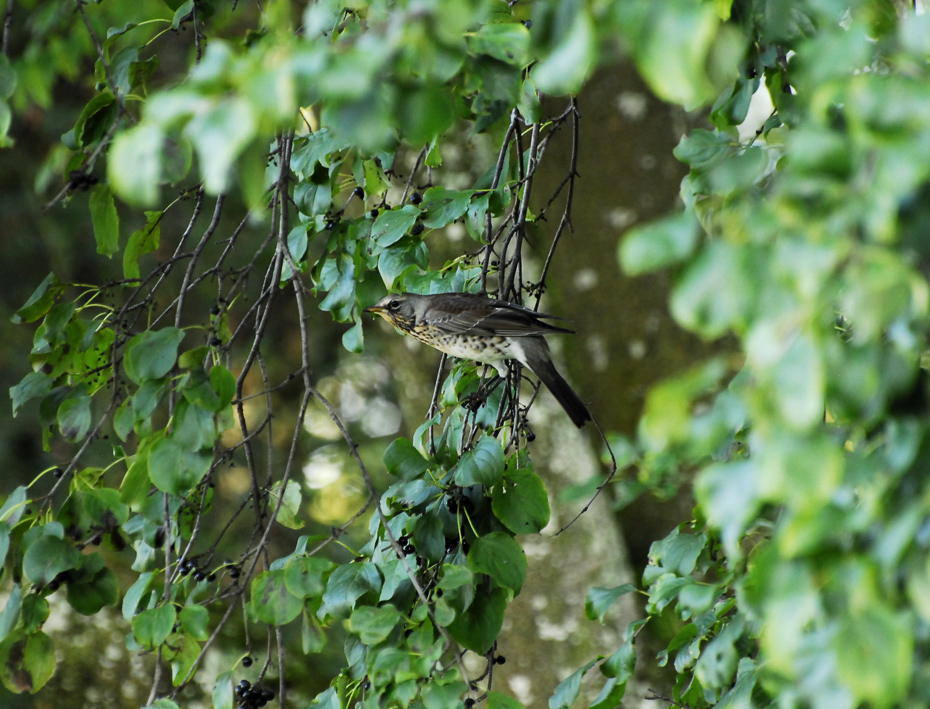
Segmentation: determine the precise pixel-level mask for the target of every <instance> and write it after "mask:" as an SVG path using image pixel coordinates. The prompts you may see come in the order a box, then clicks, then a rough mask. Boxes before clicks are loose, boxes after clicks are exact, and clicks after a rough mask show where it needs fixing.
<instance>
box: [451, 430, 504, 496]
mask: <svg viewBox="0 0 930 709" xmlns="http://www.w3.org/2000/svg"><path fill="white" fill-rule="evenodd" d="M503 472H504V447H503V446H502V445H501V442H500V441H499V440H497V439H496V438H494V437H493V436H482V437H481V439H480V440H479V441H478V444H477V445H476V446H475V447H474V448H472V449H470V450H468V451H466V452H465V453H464V454H463V455H462V457H461V458H460V459H459V462H458V463H457V464H456V466H455V473H454V475H455V477H454V479H455V482H456V484H457V485H461V486H462V487H468V486H469V485H488V486H491V485H495V484H496V483H497V482H498V481H499V480H500V479H501V475H502V474H503Z"/></svg>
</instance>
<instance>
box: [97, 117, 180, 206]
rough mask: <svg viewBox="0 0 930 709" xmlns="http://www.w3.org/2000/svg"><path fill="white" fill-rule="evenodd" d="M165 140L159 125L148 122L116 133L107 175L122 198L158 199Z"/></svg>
mask: <svg viewBox="0 0 930 709" xmlns="http://www.w3.org/2000/svg"><path fill="white" fill-rule="evenodd" d="M165 143H166V141H165V135H164V134H163V133H162V130H161V128H159V127H158V126H156V125H153V124H152V123H149V122H142V123H139V124H137V125H135V126H133V127H132V128H129V129H128V130H124V131H119V132H118V133H117V134H116V137H115V138H113V144H112V145H111V146H110V150H109V157H108V159H107V178H108V180H109V182H110V184H111V185H112V186H113V190H114V191H115V192H116V193H117V194H118V195H119V196H120V197H121V198H122V199H124V200H126V201H127V202H129V203H130V204H134V205H151V204H155V203H156V202H157V201H158V195H159V192H160V189H159V187H160V183H161V179H162V174H163V167H162V157H163V154H164V153H163V150H164V145H165Z"/></svg>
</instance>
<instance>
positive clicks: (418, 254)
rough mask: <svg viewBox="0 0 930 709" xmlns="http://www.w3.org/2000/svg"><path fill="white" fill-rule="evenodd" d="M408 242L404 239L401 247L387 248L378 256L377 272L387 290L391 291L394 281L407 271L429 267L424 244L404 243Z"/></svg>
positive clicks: (427, 254) (427, 252)
mask: <svg viewBox="0 0 930 709" xmlns="http://www.w3.org/2000/svg"><path fill="white" fill-rule="evenodd" d="M408 241H409V240H408V239H404V240H403V242H402V244H401V245H398V246H389V247H388V248H386V249H384V251H382V252H381V253H380V255H379V256H378V272H379V273H380V274H381V279H382V280H383V281H384V287H385V288H387V289H388V290H390V289H392V288H393V287H394V283H395V281H396V280H397V279H398V278H400V277H401V276H402V275H404V274H405V273H406V272H407V271H410V270H413V269H416V268H425V267H426V266H428V265H429V251H428V250H427V248H426V244H424V243H423V242H422V241H417V242H416V243H414V244H409V243H404V242H408Z"/></svg>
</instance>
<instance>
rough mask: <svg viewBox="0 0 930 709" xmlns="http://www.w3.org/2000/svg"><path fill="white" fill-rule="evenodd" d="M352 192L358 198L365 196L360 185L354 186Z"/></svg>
mask: <svg viewBox="0 0 930 709" xmlns="http://www.w3.org/2000/svg"><path fill="white" fill-rule="evenodd" d="M352 194H354V195H355V196H356V197H358V198H359V199H364V198H365V190H363V189H362V188H361V187H356V188H355V189H354V190H353V192H352Z"/></svg>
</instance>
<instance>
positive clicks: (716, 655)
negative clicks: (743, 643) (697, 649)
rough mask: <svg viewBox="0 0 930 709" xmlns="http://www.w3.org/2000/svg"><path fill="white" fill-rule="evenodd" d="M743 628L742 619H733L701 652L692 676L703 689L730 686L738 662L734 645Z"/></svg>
mask: <svg viewBox="0 0 930 709" xmlns="http://www.w3.org/2000/svg"><path fill="white" fill-rule="evenodd" d="M743 627H744V623H743V620H742V618H741V617H737V618H735V619H734V620H732V621H731V622H730V623H728V624H727V625H726V627H725V628H724V629H723V630H722V631H721V632H720V633H718V635H717V637H716V638H714V639H713V640H711V641H710V642H709V643H708V644H707V646H706V647H704V648H703V649H702V650H701V656H700V657H699V658H698V660H697V663H696V664H695V667H694V674H695V677H697V679H698V681H700V683H701V685H702V686H703V687H706V688H708V689H721V688H727V687H729V686H730V685H731V684H732V681H733V675H734V673H735V672H736V664H737V662H738V660H739V657H738V651H737V648H736V643H737V642H738V641H739V639H740V637H741V636H742V632H743Z"/></svg>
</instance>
